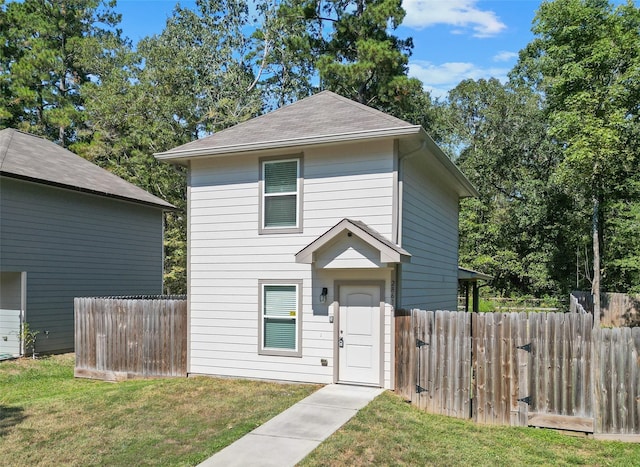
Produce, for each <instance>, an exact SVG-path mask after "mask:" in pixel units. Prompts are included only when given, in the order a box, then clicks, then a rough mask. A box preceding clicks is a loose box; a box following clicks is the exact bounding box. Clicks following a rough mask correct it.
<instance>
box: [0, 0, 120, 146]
mask: <svg viewBox="0 0 640 467" xmlns="http://www.w3.org/2000/svg"><path fill="white" fill-rule="evenodd" d="M3 3H4V2H3ZM114 6H115V1H114V0H111V1H100V0H68V1H65V2H57V1H53V0H25V1H24V2H10V3H8V4H6V5H5V4H0V26H1V27H0V50H1V52H0V58H1V59H2V64H3V65H2V68H0V92H1V95H2V100H1V101H0V127H14V128H19V129H21V130H24V131H28V132H31V133H35V134H38V135H42V136H46V137H47V138H49V139H52V140H54V141H57V142H59V143H60V144H61V145H63V146H65V145H66V144H67V142H69V141H71V142H73V141H75V139H76V133H77V131H79V130H80V129H82V128H83V127H84V124H85V119H84V114H83V106H84V103H85V101H84V98H83V96H82V94H81V91H80V89H81V87H82V85H83V84H85V83H88V82H89V81H91V80H99V79H100V78H101V77H102V76H103V74H102V72H103V71H104V70H103V68H102V67H103V64H104V63H107V62H109V55H110V53H111V50H112V49H113V48H114V47H116V46H117V45H118V44H119V43H121V40H120V37H119V32H118V31H116V30H115V29H114V27H115V25H116V24H117V23H118V22H119V20H120V19H119V15H116V14H115V13H114V12H113V7H114Z"/></svg>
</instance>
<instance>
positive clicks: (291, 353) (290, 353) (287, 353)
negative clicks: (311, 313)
mask: <svg viewBox="0 0 640 467" xmlns="http://www.w3.org/2000/svg"><path fill="white" fill-rule="evenodd" d="M265 285H289V286H295V287H296V292H297V293H296V348H295V350H284V349H271V348H265V347H264V287H265ZM258 354H259V355H275V356H281V357H302V281H301V280H277V281H270V280H259V281H258Z"/></svg>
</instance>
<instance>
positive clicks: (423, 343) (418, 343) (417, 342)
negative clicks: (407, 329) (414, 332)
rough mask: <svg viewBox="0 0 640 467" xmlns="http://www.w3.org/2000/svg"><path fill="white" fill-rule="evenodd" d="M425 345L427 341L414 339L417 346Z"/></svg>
mask: <svg viewBox="0 0 640 467" xmlns="http://www.w3.org/2000/svg"><path fill="white" fill-rule="evenodd" d="M425 345H429V343H428V342H425V341H423V340H422V339H416V347H418V348H419V349H421V348H422V347H424V346H425Z"/></svg>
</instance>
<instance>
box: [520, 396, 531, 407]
mask: <svg viewBox="0 0 640 467" xmlns="http://www.w3.org/2000/svg"><path fill="white" fill-rule="evenodd" d="M518 402H524V403H525V404H527V405H531V396H527V397H523V398H522V399H518Z"/></svg>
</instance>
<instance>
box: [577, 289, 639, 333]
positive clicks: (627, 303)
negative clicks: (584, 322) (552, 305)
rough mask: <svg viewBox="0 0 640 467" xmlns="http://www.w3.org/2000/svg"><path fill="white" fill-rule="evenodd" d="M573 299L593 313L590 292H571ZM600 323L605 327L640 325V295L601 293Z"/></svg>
mask: <svg viewBox="0 0 640 467" xmlns="http://www.w3.org/2000/svg"><path fill="white" fill-rule="evenodd" d="M571 298H572V301H573V300H575V301H576V302H577V303H579V304H580V305H582V307H583V308H584V309H585V310H587V312H588V313H592V314H593V295H591V293H590V292H580V291H575V292H571ZM600 325H601V326H604V327H610V326H615V327H621V326H629V327H635V326H640V295H627V294H623V293H612V292H605V293H601V294H600Z"/></svg>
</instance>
